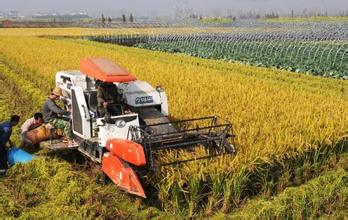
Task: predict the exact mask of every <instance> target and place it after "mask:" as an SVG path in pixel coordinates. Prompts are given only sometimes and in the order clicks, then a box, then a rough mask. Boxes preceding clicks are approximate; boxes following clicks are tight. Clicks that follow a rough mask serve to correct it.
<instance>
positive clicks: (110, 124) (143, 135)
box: [56, 58, 235, 198]
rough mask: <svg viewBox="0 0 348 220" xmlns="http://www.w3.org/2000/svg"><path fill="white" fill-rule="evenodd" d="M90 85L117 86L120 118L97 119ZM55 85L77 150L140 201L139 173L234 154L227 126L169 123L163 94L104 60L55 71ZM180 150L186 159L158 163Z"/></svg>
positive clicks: (208, 121)
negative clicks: (198, 150)
mask: <svg viewBox="0 0 348 220" xmlns="http://www.w3.org/2000/svg"><path fill="white" fill-rule="evenodd" d="M96 80H100V81H103V82H111V83H114V84H116V85H117V88H118V92H119V93H120V95H121V96H122V98H123V99H122V100H123V101H122V103H120V104H119V105H117V107H118V108H119V110H120V114H118V115H111V117H108V118H106V117H100V114H99V111H98V106H97V88H96ZM56 86H58V87H60V88H61V89H62V93H63V96H64V99H65V100H66V103H65V105H66V107H67V108H68V106H69V107H71V109H72V114H71V123H72V129H73V132H74V134H75V136H76V141H77V142H78V143H79V146H78V148H77V150H78V151H80V152H81V153H82V154H83V155H85V156H86V157H88V158H89V159H90V160H92V161H94V162H96V163H101V165H102V171H103V172H104V173H105V174H106V175H107V176H108V177H109V178H110V179H111V180H112V181H113V182H114V183H115V184H116V185H117V186H118V187H120V188H121V189H123V190H125V191H127V192H128V193H131V194H135V195H137V196H141V197H144V198H146V195H145V192H144V189H143V186H142V184H141V182H140V180H139V177H142V176H143V175H144V174H142V173H144V172H140V171H145V175H146V173H147V171H150V170H153V169H155V168H156V167H158V166H166V165H170V164H178V163H182V162H188V161H192V160H199V159H205V158H211V157H214V156H218V155H222V154H232V153H234V152H235V148H234V144H233V139H234V134H233V131H232V125H231V123H228V122H222V120H220V119H219V118H218V117H216V116H211V117H203V118H196V119H188V120H180V121H170V119H169V118H168V116H169V112H168V102H167V96H166V93H165V92H164V91H163V89H162V88H160V87H156V88H153V87H152V86H151V85H149V84H148V83H147V82H144V81H141V80H137V79H136V77H134V76H133V75H132V74H130V73H129V72H128V71H126V70H125V69H123V68H122V67H120V66H118V65H116V64H114V63H112V62H111V61H109V60H106V59H103V58H87V59H84V60H82V61H81V64H80V71H60V72H58V73H57V74H56ZM124 109H127V111H124ZM196 148H202V149H204V150H203V151H204V152H205V154H204V155H202V154H200V156H197V154H195V150H196ZM180 150H186V152H185V153H188V152H189V153H192V154H191V155H192V158H186V159H184V160H179V159H177V158H178V157H175V159H174V160H173V161H166V163H162V162H161V160H160V158H159V155H163V154H162V153H166V152H173V151H175V152H179V154H180ZM181 152H182V151H181Z"/></svg>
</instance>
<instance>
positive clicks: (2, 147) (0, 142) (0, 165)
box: [0, 115, 20, 173]
mask: <svg viewBox="0 0 348 220" xmlns="http://www.w3.org/2000/svg"><path fill="white" fill-rule="evenodd" d="M19 119H20V117H19V116H18V115H12V116H11V118H10V120H9V121H5V122H3V123H1V124H0V173H5V172H6V170H7V168H8V164H7V146H6V144H7V143H9V145H10V146H13V143H12V141H11V140H10V137H11V134H12V127H13V126H16V125H17V124H18V122H19Z"/></svg>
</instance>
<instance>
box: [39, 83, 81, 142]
mask: <svg viewBox="0 0 348 220" xmlns="http://www.w3.org/2000/svg"><path fill="white" fill-rule="evenodd" d="M62 95H63V94H62V90H61V89H60V88H59V87H56V88H55V89H53V90H52V92H51V95H50V96H48V99H47V100H46V102H45V104H44V106H43V109H42V114H43V119H44V121H45V123H49V124H50V125H52V126H53V127H55V128H56V129H63V131H64V135H65V136H66V137H67V139H68V146H69V147H75V146H77V143H76V142H75V141H74V140H73V138H74V134H73V132H72V130H71V124H70V122H69V121H66V120H64V119H62V118H59V116H58V115H65V116H70V112H69V111H66V110H64V109H62V108H60V107H59V106H58V105H57V104H56V103H55V101H56V100H58V99H59V97H60V96H62Z"/></svg>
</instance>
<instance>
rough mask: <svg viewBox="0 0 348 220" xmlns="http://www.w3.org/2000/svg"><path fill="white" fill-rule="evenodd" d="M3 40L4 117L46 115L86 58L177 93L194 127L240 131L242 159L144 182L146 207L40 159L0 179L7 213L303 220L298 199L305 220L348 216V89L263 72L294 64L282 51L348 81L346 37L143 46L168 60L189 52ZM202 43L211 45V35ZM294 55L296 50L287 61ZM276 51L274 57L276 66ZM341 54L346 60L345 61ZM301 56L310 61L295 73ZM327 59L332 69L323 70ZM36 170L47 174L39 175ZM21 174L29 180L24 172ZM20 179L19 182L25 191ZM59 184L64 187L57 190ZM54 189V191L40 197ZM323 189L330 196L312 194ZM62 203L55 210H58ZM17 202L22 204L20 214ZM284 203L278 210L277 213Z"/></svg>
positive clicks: (181, 113)
mask: <svg viewBox="0 0 348 220" xmlns="http://www.w3.org/2000/svg"><path fill="white" fill-rule="evenodd" d="M1 31H2V30H0V62H1V65H0V83H1V84H2V85H3V86H1V92H2V95H1V96H2V99H1V103H3V104H4V105H2V106H1V109H2V110H3V112H2V113H1V114H0V116H1V118H0V119H1V120H5V119H6V117H8V116H9V115H10V114H13V113H20V114H21V115H22V117H23V118H25V117H30V116H31V114H32V113H34V112H35V111H37V110H40V109H41V105H42V102H43V101H44V99H45V95H46V94H47V93H48V92H49V90H50V88H51V87H53V86H54V76H55V73H56V72H57V71H59V70H68V69H77V68H78V67H79V62H80V59H82V58H85V57H106V58H109V59H111V60H113V61H115V62H117V63H119V64H120V65H122V66H124V67H125V68H126V69H128V70H129V71H131V72H132V73H133V74H135V75H136V76H137V78H139V79H142V80H145V81H147V82H149V83H150V84H152V85H161V86H162V87H163V88H164V89H165V91H166V92H167V95H168V99H169V111H170V113H171V117H173V118H177V119H186V118H194V117H199V116H206V115H218V116H220V117H222V118H224V119H227V120H229V121H231V122H232V123H233V126H234V129H235V133H236V134H237V137H236V142H237V147H236V148H237V153H236V155H235V156H224V157H219V158H215V159H211V160H206V161H202V162H198V161H194V162H191V163H188V164H184V165H181V166H172V167H166V168H162V169H161V170H159V171H158V173H155V174H153V175H151V176H149V177H148V178H147V179H145V180H143V181H144V182H146V184H147V185H148V186H149V189H151V190H150V193H149V199H147V200H140V199H137V198H134V197H128V196H126V195H124V194H123V193H122V192H119V191H118V190H117V189H116V187H115V186H113V185H108V186H107V188H105V186H103V185H102V184H100V183H98V182H97V183H95V182H94V179H93V178H94V176H93V175H92V174H91V173H87V174H86V173H85V171H83V170H81V169H79V168H76V167H74V166H73V165H67V164H66V163H67V162H64V161H61V160H56V159H52V157H51V156H50V155H49V154H48V153H47V152H42V151H41V153H40V152H39V153H40V154H41V159H40V160H38V161H34V162H33V163H31V164H28V165H20V166H15V167H13V168H11V169H13V171H11V173H10V176H9V177H6V178H5V179H4V180H0V189H1V190H2V191H3V192H5V193H4V194H2V195H0V216H5V217H30V216H33V215H34V214H35V213H39V211H40V210H41V209H44V208H45V207H51V206H54V207H56V209H57V210H53V209H48V211H47V212H45V213H44V214H42V217H47V216H50V213H49V212H56V213H69V216H70V217H76V218H86V217H87V218H94V217H101V218H116V217H121V218H127V217H140V218H144V217H159V218H164V217H168V216H169V215H170V216H171V217H174V218H175V217H176V218H180V217H183V216H216V217H235V218H243V219H250V216H251V213H253V211H251V210H258V211H256V213H257V214H258V216H259V218H269V217H270V218H272V217H273V218H277V217H288V218H298V217H299V216H300V215H301V214H302V213H304V212H302V211H303V210H301V209H300V208H301V207H299V206H296V201H297V199H300V198H303V199H304V200H305V201H306V202H304V201H301V202H303V203H299V204H309V205H308V209H306V210H305V213H304V215H305V216H307V217H313V218H317V217H320V216H331V217H337V218H339V217H342V216H344V212H342V210H344V209H346V208H347V207H346V204H347V201H346V197H344V196H343V197H342V196H341V194H340V193H339V192H346V191H347V187H346V186H345V184H343V181H344V179H345V178H346V177H347V173H346V171H345V170H344V169H346V166H345V165H344V164H345V161H346V160H347V155H346V152H347V147H348V142H347V137H348V117H347V116H348V93H347V91H348V81H346V80H342V79H335V78H326V77H317V76H312V75H306V74H298V73H293V72H290V71H286V70H280V69H275V68H266V67H262V66H274V63H276V62H281V65H282V68H283V69H288V68H287V67H286V65H288V64H286V65H285V64H284V63H285V62H284V60H278V58H277V56H276V55H275V53H277V52H279V53H280V54H283V55H284V54H287V55H288V56H289V57H288V58H286V59H287V60H288V62H289V66H291V68H295V69H300V68H304V69H305V68H306V65H308V66H310V68H313V69H315V67H317V68H318V69H319V70H318V71H322V72H320V73H319V72H318V73H317V74H318V75H325V74H326V73H327V71H333V75H332V76H335V77H337V78H344V76H346V74H347V72H342V71H341V70H342V68H343V70H344V71H346V69H345V68H347V62H346V60H345V59H346V54H344V53H343V52H342V51H345V50H346V49H347V48H346V46H347V44H346V43H344V42H343V41H342V39H341V37H340V36H338V35H337V36H336V35H335V36H333V38H330V39H328V42H326V41H324V40H321V41H320V42H317V41H316V40H314V39H312V38H311V39H308V40H304V41H303V42H299V40H297V41H291V40H290V41H289V42H286V41H285V40H280V41H277V43H274V42H276V41H273V43H272V42H270V41H267V40H266V39H268V38H269V35H267V33H266V34H265V37H264V38H263V39H264V40H260V41H255V39H256V37H255V35H253V33H251V34H250V37H251V38H243V39H244V40H243V42H244V43H243V42H242V41H239V43H235V48H236V49H237V51H238V52H235V50H229V48H230V47H231V46H232V45H233V42H234V41H233V40H231V41H229V42H225V43H222V42H224V39H225V37H226V36H229V37H231V35H230V34H226V35H224V34H220V33H218V34H216V35H215V34H209V37H210V36H214V37H213V39H217V38H216V36H222V37H221V38H219V40H218V41H216V40H214V43H211V41H210V40H206V38H204V39H205V40H202V41H196V40H193V39H196V38H192V40H189V39H190V38H183V36H193V35H184V34H182V35H179V36H180V37H181V39H187V40H178V41H172V40H161V39H159V40H158V41H151V42H150V41H149V42H148V43H145V44H143V45H142V47H144V48H148V47H149V48H153V47H156V50H157V47H159V48H161V49H160V50H163V51H166V50H170V49H169V48H177V50H183V51H181V52H182V53H180V54H178V53H175V54H171V53H166V52H161V51H152V50H147V49H143V48H136V47H127V46H120V45H114V44H105V43H101V42H92V41H90V40H85V39H75V38H74V39H72V38H45V37H38V36H25V34H23V33H24V31H23V30H18V31H19V32H20V34H19V35H21V36H15V35H16V34H13V35H12V36H8V35H6V34H1ZM55 31H57V32H60V31H62V30H55ZM170 31H173V30H170ZM43 32H44V31H43ZM74 33H75V32H74ZM125 34H127V33H125ZM273 34H274V33H273ZM35 35H36V34H35ZM38 35H41V34H38ZM42 35H44V33H42ZM64 35H69V32H66V33H64ZM113 36H114V35H113ZM149 36H150V35H147V37H149ZM156 36H168V35H156ZM173 36H174V35H172V36H171V37H173ZM195 36H196V37H197V36H199V37H202V39H203V37H206V36H208V35H207V34H205V33H204V34H202V33H201V34H197V35H195ZM234 36H236V35H234ZM243 36H244V37H245V35H243ZM252 36H254V37H252ZM272 36H273V35H272ZM282 37H284V35H282ZM165 39H168V38H167V37H165ZM231 39H232V38H231ZM248 39H249V40H248ZM250 39H254V40H250ZM260 39H261V38H260ZM343 40H344V39H343ZM215 41H216V42H215ZM195 42H196V44H194V43H195ZM235 42H237V41H235ZM214 45H215V46H214ZM223 45H225V46H226V45H229V46H226V47H224V46H223ZM242 45H243V46H242ZM301 45H302V46H301ZM212 47H214V48H220V49H215V50H214V49H212ZM221 47H224V50H222V49H221ZM312 47H313V49H310V48H312ZM165 48H168V49H165ZM256 48H259V49H258V50H256ZM286 48H290V49H288V52H287V53H285V51H286ZM305 48H307V49H305ZM318 48H319V49H318ZM325 48H326V49H325ZM328 48H329V49H328ZM340 48H341V49H340ZM342 48H343V49H342ZM330 50H331V52H330V55H328V54H327V52H329V51H330ZM218 51H220V55H218V54H219V53H218ZM281 51H282V52H281ZM315 51H318V52H315ZM174 52H178V51H174ZM189 53H192V54H191V55H194V56H199V57H205V56H206V57H207V58H217V59H224V57H223V56H226V57H229V58H228V59H230V58H231V57H233V59H237V58H235V57H238V59H240V60H243V59H246V60H247V59H250V62H264V63H265V62H266V61H267V62H269V64H262V66H261V67H257V66H253V65H246V64H243V63H229V62H225V61H222V60H214V59H202V58H199V57H192V56H187V55H186V54H189ZM208 53H210V55H209V54H208ZM270 54H273V55H274V56H273V58H267V56H266V55H270ZM314 54H316V55H314ZM321 54H323V55H321ZM334 54H337V56H336V58H335V56H334ZM204 55H205V56H204ZM251 55H253V56H251ZM214 56H216V57H214ZM219 56H221V57H219ZM248 56H249V57H248ZM279 57H281V56H280V55H279ZM282 58H284V57H282ZM272 59H274V60H273V61H272ZM279 59H280V58H279ZM301 59H302V60H303V63H301V64H298V65H299V66H296V67H293V65H294V63H299V61H300V60H301ZM320 59H321V62H318V63H317V65H316V66H314V63H315V62H314V61H315V60H320ZM295 60H296V61H297V62H295ZM248 62H249V61H248ZM325 62H326V64H327V65H329V66H330V70H328V69H329V67H328V66H327V65H324V64H323V63H325ZM322 64H323V65H322ZM324 69H325V70H324ZM291 70H294V69H291ZM305 71H307V69H305ZM301 72H302V69H301ZM313 73H314V72H313ZM342 74H343V75H342ZM325 76H326V75H325ZM5 88H6V89H5ZM5 94H6V95H5ZM11 97H16V98H15V99H13V98H11ZM167 156H168V157H170V155H167ZM48 164H50V165H49V166H48ZM46 166H47V168H46ZM77 167H78V166H77ZM28 169H29V170H30V169H34V170H36V171H35V172H37V173H34V174H35V175H34V174H30V171H29V170H28ZM45 169H48V171H47V172H45ZM95 169H98V168H97V167H96V168H95ZM21 171H25V172H24V173H22V174H21ZM93 173H96V172H93ZM66 175H67V176H66ZM17 177H18V178H17ZM32 178H34V179H35V180H37V181H39V182H40V181H42V182H41V184H42V185H41V184H39V185H36V184H38V183H37V181H33V179H32ZM50 178H53V179H50ZM77 179H81V181H77ZM14 181H20V182H21V184H20V185H16V183H15V182H14ZM54 181H55V182H54ZM57 181H58V182H61V183H62V186H64V187H60V184H56V183H57ZM321 182H325V183H326V182H327V183H332V182H333V183H332V187H324V186H322V185H320V184H318V183H321ZM26 183H27V184H28V187H26ZM47 185H49V186H50V187H51V188H52V189H53V190H52V191H47V190H43V191H41V190H38V189H37V188H39V187H40V186H47ZM29 186H30V187H32V188H30V187H29ZM85 188H86V189H87V191H86V192H85V193H82V194H80V193H79V192H81V191H82V189H85ZM34 189H35V190H34ZM106 189H107V190H106ZM297 189H298V190H297ZM316 189H320V191H322V193H321V194H320V195H318V196H317V197H313V196H312V195H313V194H314V193H313V192H314V191H315V190H316ZM113 190H115V191H113ZM32 195H37V197H35V198H36V200H32V199H33V197H32ZM342 195H343V194H342ZM1 196H2V197H4V198H5V199H1V198H2V197H1ZM56 197H57V198H58V199H57V202H52V201H53V198H56ZM64 199H65V200H64ZM1 201H4V202H1ZM29 201H30V202H29ZM65 201H67V202H66V203H65ZM288 201H293V202H288ZM318 201H324V202H322V203H321V202H318ZM327 201H330V202H327ZM17 202H18V204H19V205H18V206H15V205H13V203H17ZM275 203H276V204H277V205H278V206H277V207H274V208H272V207H273V205H272V204H275ZM65 204H68V205H65ZM112 204H115V206H114V207H113V205H112ZM116 204H117V205H116ZM133 204H136V205H135V206H134V205H133ZM326 204H334V205H332V206H329V205H327V206H325V207H327V209H323V208H322V207H321V205H323V206H324V205H326ZM287 205H289V206H287ZM5 206H11V208H12V209H11V210H12V211H11V212H6V213H4V214H3V213H1V211H2V210H4V209H2V208H3V207H5ZM292 207H297V208H298V209H297V210H295V209H292ZM334 207H336V208H334ZM288 209H291V210H294V211H293V212H292V211H289V210H288ZM262 210H263V211H264V212H262ZM137 212H138V214H129V216H127V215H126V213H137ZM342 213H343V214H342Z"/></svg>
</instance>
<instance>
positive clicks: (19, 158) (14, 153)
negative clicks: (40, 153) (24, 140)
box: [7, 147, 34, 166]
mask: <svg viewBox="0 0 348 220" xmlns="http://www.w3.org/2000/svg"><path fill="white" fill-rule="evenodd" d="M33 158H34V156H33V155H31V154H29V153H28V152H26V151H24V150H22V149H20V148H18V147H13V148H11V149H9V150H8V152H7V160H8V163H9V164H10V165H11V166H12V165H15V164H16V163H26V162H29V161H31V160H32V159H33Z"/></svg>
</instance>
